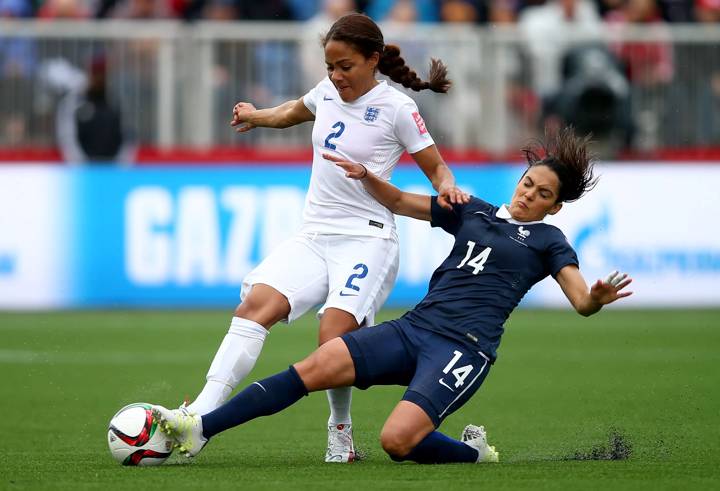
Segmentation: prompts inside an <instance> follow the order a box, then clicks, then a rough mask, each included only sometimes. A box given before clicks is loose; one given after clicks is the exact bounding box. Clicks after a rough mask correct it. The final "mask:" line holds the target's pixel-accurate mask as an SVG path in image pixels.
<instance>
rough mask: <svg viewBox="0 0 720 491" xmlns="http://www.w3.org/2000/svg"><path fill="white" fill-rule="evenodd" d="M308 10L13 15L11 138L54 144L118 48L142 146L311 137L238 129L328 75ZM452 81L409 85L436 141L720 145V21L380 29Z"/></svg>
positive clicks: (1, 41)
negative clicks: (221, 17) (73, 93)
mask: <svg viewBox="0 0 720 491" xmlns="http://www.w3.org/2000/svg"><path fill="white" fill-rule="evenodd" d="M326 28H327V26H318V25H315V24H303V23H256V22H253V23H242V22H233V23H214V22H200V23H196V24H181V23H176V22H173V21H160V22H155V21H150V22H147V21H144V22H132V21H102V22H96V21H87V22H86V21H64V22H59V21H56V22H47V21H1V22H0V147H2V148H14V147H18V148H20V147H29V146H41V147H42V146H52V145H54V144H55V131H56V128H55V112H56V109H57V105H58V103H59V101H60V100H61V99H62V97H63V96H64V94H65V93H66V92H67V91H68V90H71V89H72V85H73V84H77V80H78V79H79V78H80V77H81V75H79V74H81V73H82V72H83V71H84V69H85V67H86V66H87V64H88V62H89V60H90V59H92V57H93V56H95V55H97V54H98V53H102V54H103V56H104V57H106V59H107V61H108V67H109V87H110V89H109V90H110V93H111V94H112V99H113V100H115V101H116V102H117V103H118V104H119V106H120V107H121V110H122V113H123V116H124V118H125V122H126V125H127V126H128V127H129V128H130V129H131V131H132V132H133V133H134V135H135V138H136V139H137V141H138V142H139V143H141V144H145V145H153V146H158V147H160V148H167V147H175V146H189V147H196V148H207V147H212V146H232V145H256V146H305V145H308V143H309V135H310V125H301V126H299V127H296V128H291V129H287V130H283V131H272V130H264V131H254V132H251V133H248V134H245V135H243V136H238V135H236V134H235V133H234V132H233V131H232V130H231V129H230V128H229V126H228V123H229V120H230V116H231V109H232V106H233V104H234V103H235V102H237V101H239V100H245V101H249V102H252V103H254V104H255V105H256V106H257V107H268V106H272V105H276V104H279V103H281V102H284V101H286V100H289V99H294V98H298V97H301V96H302V95H303V94H304V93H305V92H307V91H308V90H309V89H310V88H312V87H313V86H314V85H315V84H316V83H317V82H318V81H319V80H320V79H321V78H322V77H324V76H325V72H324V56H323V53H322V50H321V47H320V44H319V36H320V33H321V32H322V31H323V30H324V29H326ZM383 31H384V33H385V38H386V42H394V43H397V44H399V45H400V47H401V48H402V51H403V56H404V57H405V59H406V60H407V62H408V64H409V65H410V66H412V67H413V68H415V69H416V70H417V71H418V72H419V73H420V74H421V75H423V76H424V75H425V74H426V70H427V67H428V62H429V59H430V57H435V58H441V59H442V60H443V61H444V62H445V63H446V64H447V65H448V67H449V69H450V76H451V78H452V79H453V81H454V86H453V88H452V90H451V91H450V92H449V93H448V94H446V95H441V94H434V93H431V92H429V91H423V92H420V93H411V94H410V95H411V96H412V97H413V98H414V99H415V100H416V101H417V103H418V105H419V107H420V110H421V112H422V113H423V116H424V117H425V120H426V122H427V124H428V127H429V128H430V130H431V133H432V134H433V136H434V137H435V139H436V141H437V142H438V143H439V144H441V145H444V146H449V147H454V148H458V149H464V148H481V149H487V150H490V151H494V152H505V151H507V150H509V149H512V148H514V146H515V145H516V144H517V142H518V141H520V140H522V139H525V138H527V137H532V136H536V135H538V134H539V133H540V128H541V127H542V126H543V125H545V124H558V122H563V121H565V122H568V121H569V122H572V123H573V124H575V125H576V126H579V127H581V128H585V127H587V128H588V129H590V130H593V131H594V132H595V133H598V134H600V135H601V137H602V136H603V135H605V136H606V137H607V139H608V141H609V142H610V145H611V146H615V147H620V146H624V147H627V146H631V147H635V148H639V149H646V150H652V149H657V148H661V147H679V146H704V145H717V144H720V29H716V28H714V29H713V28H703V27H702V26H698V25H692V26H676V25H673V26H668V25H658V26H649V27H640V26H633V27H623V28H618V27H613V26H604V28H603V29H602V30H601V32H598V33H596V34H595V35H588V34H586V33H583V32H576V31H568V32H563V33H562V34H561V35H558V36H555V37H556V38H557V39H548V40H546V41H547V42H537V41H536V40H535V39H534V38H533V35H532V33H528V32H525V31H523V29H522V28H521V27H519V26H512V27H508V28H502V29H501V28H484V29H481V28H475V27H470V26H464V27H461V28H458V27H449V26H447V25H437V26H435V25H432V26H426V25H422V26H421V25H412V26H393V25H385V26H383Z"/></svg>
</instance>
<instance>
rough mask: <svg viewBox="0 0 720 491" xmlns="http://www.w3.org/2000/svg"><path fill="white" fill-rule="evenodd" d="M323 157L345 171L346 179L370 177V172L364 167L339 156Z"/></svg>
mask: <svg viewBox="0 0 720 491" xmlns="http://www.w3.org/2000/svg"><path fill="white" fill-rule="evenodd" d="M322 156H323V158H324V159H325V160H329V161H330V162H335V165H337V166H338V167H340V168H341V169H343V170H344V171H345V177H348V178H350V179H362V178H363V177H366V176H367V175H368V172H370V171H368V170H367V168H366V167H365V166H364V165H362V164H356V163H355V162H350V161H348V160H344V159H343V158H342V157H338V156H337V155H332V154H329V153H324V154H322Z"/></svg>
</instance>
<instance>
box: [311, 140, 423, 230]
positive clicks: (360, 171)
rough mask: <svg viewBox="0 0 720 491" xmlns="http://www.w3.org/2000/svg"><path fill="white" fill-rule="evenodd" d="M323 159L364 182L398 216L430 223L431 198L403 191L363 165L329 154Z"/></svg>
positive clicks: (375, 196) (379, 200)
mask: <svg viewBox="0 0 720 491" xmlns="http://www.w3.org/2000/svg"><path fill="white" fill-rule="evenodd" d="M323 157H324V158H326V159H327V160H330V161H332V162H335V165H337V166H338V167H341V168H342V169H343V170H345V176H346V177H348V178H350V179H358V180H360V181H362V183H363V186H365V189H366V190H367V192H368V193H370V195H371V196H372V197H373V198H375V199H376V200H378V202H379V203H381V204H382V205H383V206H385V207H386V208H387V209H388V210H390V211H392V212H393V213H395V214H396V215H403V216H407V217H411V218H417V219H418V220H426V221H430V196H425V195H422V194H413V193H406V192H404V191H401V190H399V189H398V188H396V187H395V186H393V185H392V184H390V183H389V182H387V181H383V180H382V179H380V178H379V177H377V176H376V175H375V174H373V173H372V172H370V171H368V170H367V167H365V166H364V165H362V164H357V163H355V162H348V161H347V160H343V159H342V158H341V157H337V156H335V155H330V154H327V153H326V154H323Z"/></svg>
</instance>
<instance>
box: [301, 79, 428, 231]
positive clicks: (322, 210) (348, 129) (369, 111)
mask: <svg viewBox="0 0 720 491" xmlns="http://www.w3.org/2000/svg"><path fill="white" fill-rule="evenodd" d="M303 102H304V103H305V106H307V108H308V109H309V110H310V111H311V112H312V113H313V114H314V115H315V123H314V125H313V133H312V142H313V166H312V176H311V178H310V187H309V189H308V193H307V196H306V198H305V210H304V212H303V219H304V223H303V226H302V229H301V230H302V231H303V232H317V233H322V234H343V235H365V236H373V237H383V238H388V237H390V236H391V235H393V234H394V230H395V220H394V218H393V214H392V213H391V212H390V211H389V210H388V209H387V208H385V207H384V206H383V205H381V204H380V203H378V202H377V201H376V200H375V198H373V197H372V196H371V195H370V194H369V193H368V192H367V191H365V188H364V187H363V185H362V183H361V182H360V181H358V180H355V179H348V178H347V177H345V171H344V170H343V169H341V168H340V167H338V166H337V165H335V163H334V162H331V161H329V160H325V159H324V158H323V157H322V154H323V153H330V154H335V155H338V156H340V157H342V158H343V159H346V160H349V161H351V162H359V163H362V164H364V165H365V166H366V167H367V169H368V170H369V171H370V172H372V173H374V174H375V175H377V176H378V177H380V178H381V179H384V180H386V181H389V180H390V177H391V175H392V172H393V169H395V164H397V162H398V160H399V159H400V156H401V155H402V153H403V152H404V151H405V150H407V151H408V153H411V154H412V153H415V152H419V151H420V150H422V149H424V148H426V147H429V146H430V145H432V144H433V143H434V142H433V139H432V137H431V136H430V134H429V133H428V131H427V128H425V123H424V121H423V119H422V117H421V116H420V114H419V112H418V109H417V105H416V104H415V101H413V100H412V99H411V98H410V97H408V96H407V95H405V94H403V93H402V92H400V91H399V90H397V89H395V88H393V87H390V86H389V85H388V84H387V83H386V82H385V81H381V82H380V83H379V84H378V85H376V86H375V87H373V88H372V89H371V90H370V91H369V92H368V93H366V94H364V95H363V96H361V97H360V98H358V99H357V100H355V101H353V102H343V100H342V99H341V98H340V95H339V94H338V92H337V90H336V89H335V86H334V85H333V84H332V82H331V81H330V79H329V78H325V79H323V80H322V81H321V82H320V83H319V84H317V85H316V86H315V88H313V89H312V90H311V91H310V92H308V93H307V94H305V96H304V97H303Z"/></svg>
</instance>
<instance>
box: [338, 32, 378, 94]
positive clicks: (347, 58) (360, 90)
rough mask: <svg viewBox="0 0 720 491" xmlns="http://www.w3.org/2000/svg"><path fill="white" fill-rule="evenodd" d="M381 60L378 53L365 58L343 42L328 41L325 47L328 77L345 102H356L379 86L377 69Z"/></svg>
mask: <svg viewBox="0 0 720 491" xmlns="http://www.w3.org/2000/svg"><path fill="white" fill-rule="evenodd" d="M379 59H380V55H379V54H378V53H373V55H372V56H371V57H370V58H365V57H364V56H363V55H362V53H360V52H359V51H357V50H356V49H354V48H353V47H352V46H351V45H349V44H347V43H345V42H343V41H328V42H327V44H326V45H325V63H326V65H327V71H328V77H330V81H331V82H332V83H333V85H334V86H335V88H336V89H337V91H338V93H339V94H340V98H341V99H342V100H343V101H345V102H352V101H354V100H356V99H357V98H358V97H360V96H362V95H363V94H365V93H367V92H368V91H369V90H370V89H372V88H373V87H374V86H375V85H377V81H376V80H375V67H377V64H378V60H379Z"/></svg>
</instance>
